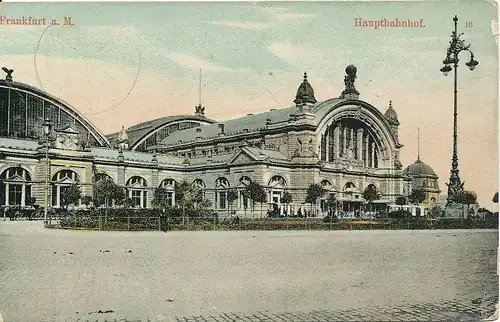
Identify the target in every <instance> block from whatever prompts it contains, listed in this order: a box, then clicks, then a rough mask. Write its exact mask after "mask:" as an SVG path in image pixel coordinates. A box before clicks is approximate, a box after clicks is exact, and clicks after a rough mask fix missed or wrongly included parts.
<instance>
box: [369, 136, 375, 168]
mask: <svg viewBox="0 0 500 322" xmlns="http://www.w3.org/2000/svg"><path fill="white" fill-rule="evenodd" d="M371 150H372V159H371V160H370V162H371V166H372V167H375V142H372V145H371Z"/></svg>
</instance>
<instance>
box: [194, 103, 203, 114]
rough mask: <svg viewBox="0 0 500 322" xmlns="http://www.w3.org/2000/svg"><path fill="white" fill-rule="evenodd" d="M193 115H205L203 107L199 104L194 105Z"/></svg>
mask: <svg viewBox="0 0 500 322" xmlns="http://www.w3.org/2000/svg"><path fill="white" fill-rule="evenodd" d="M194 108H195V113H194V114H196V115H205V107H204V106H201V104H198V105H196V106H195V107H194Z"/></svg>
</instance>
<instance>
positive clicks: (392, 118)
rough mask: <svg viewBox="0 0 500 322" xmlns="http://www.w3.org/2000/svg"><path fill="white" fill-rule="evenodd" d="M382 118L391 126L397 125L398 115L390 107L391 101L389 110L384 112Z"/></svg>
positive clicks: (390, 105)
mask: <svg viewBox="0 0 500 322" xmlns="http://www.w3.org/2000/svg"><path fill="white" fill-rule="evenodd" d="M384 117H385V118H386V120H387V121H388V122H389V124H391V125H399V120H398V114H397V113H396V111H395V110H394V108H393V107H392V101H389V108H388V109H387V110H386V111H385V113H384Z"/></svg>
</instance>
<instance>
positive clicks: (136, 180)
mask: <svg viewBox="0 0 500 322" xmlns="http://www.w3.org/2000/svg"><path fill="white" fill-rule="evenodd" d="M147 187H148V182H147V181H146V179H144V178H143V177H140V176H134V177H131V178H130V179H128V180H127V184H126V188H127V195H128V198H130V199H131V200H132V203H133V205H134V206H135V207H138V208H146V207H147V199H148V190H147Z"/></svg>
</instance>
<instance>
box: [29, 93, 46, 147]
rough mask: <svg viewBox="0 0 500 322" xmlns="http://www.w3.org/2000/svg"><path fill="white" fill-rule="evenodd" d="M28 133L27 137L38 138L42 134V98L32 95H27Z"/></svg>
mask: <svg viewBox="0 0 500 322" xmlns="http://www.w3.org/2000/svg"><path fill="white" fill-rule="evenodd" d="M27 113H28V133H27V137H29V138H32V139H38V138H40V137H41V136H42V135H41V134H42V125H43V100H42V99H41V98H38V97H35V96H33V95H28V111H27Z"/></svg>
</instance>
